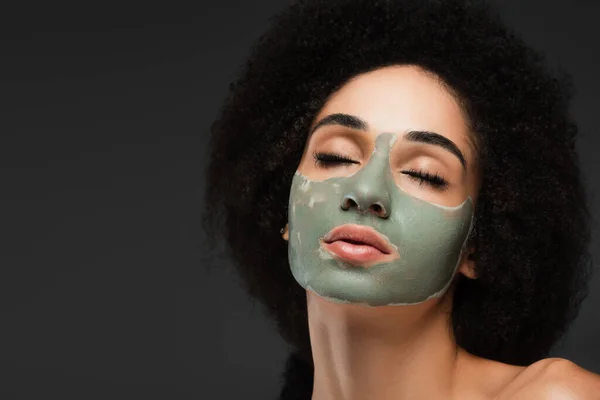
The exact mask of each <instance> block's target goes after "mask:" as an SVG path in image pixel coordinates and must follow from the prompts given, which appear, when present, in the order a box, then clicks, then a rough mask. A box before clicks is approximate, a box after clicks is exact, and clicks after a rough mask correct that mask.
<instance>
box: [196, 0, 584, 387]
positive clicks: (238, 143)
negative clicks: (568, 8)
mask: <svg viewBox="0 0 600 400" xmlns="http://www.w3.org/2000/svg"><path fill="white" fill-rule="evenodd" d="M402 64H404V65H416V66H419V67H421V68H423V69H424V70H426V71H428V72H431V73H433V74H435V75H436V76H437V77H439V78H440V79H441V80H442V81H443V82H444V84H445V85H446V86H447V87H448V88H449V89H450V90H451V91H452V93H453V94H454V95H455V96H456V97H457V99H458V100H459V101H460V104H461V106H462V107H463V109H464V111H465V115H467V116H468V119H469V124H470V128H471V131H472V132H474V134H475V135H476V137H477V138H478V142H479V143H478V144H479V146H478V147H479V154H478V158H479V163H480V166H481V172H482V175H483V181H482V184H481V189H480V194H479V199H478V203H477V207H476V211H475V213H476V215H475V218H476V225H475V232H476V234H475V236H474V237H473V238H472V243H473V244H474V246H475V248H476V255H475V256H476V265H477V276H478V278H477V279H475V280H471V279H463V280H461V281H460V282H459V283H458V285H457V287H456V291H455V295H454V298H453V310H452V327H453V331H454V335H455V338H456V341H457V344H458V345H459V346H461V347H463V348H464V349H466V350H467V351H469V352H471V353H473V354H475V355H477V356H480V357H484V358H488V359H493V360H497V361H501V362H505V363H509V364H514V365H527V364H530V363H532V362H534V361H537V360H539V359H541V358H543V357H545V356H547V354H548V352H549V351H550V349H551V347H552V346H553V345H554V344H555V343H557V341H559V340H560V339H561V338H562V337H563V335H564V333H565V332H566V329H567V328H568V326H569V325H570V324H571V322H572V321H573V320H574V319H575V317H576V316H577V312H578V309H579V306H580V304H581V302H582V301H583V299H584V298H585V296H586V295H587V282H588V280H589V277H590V274H591V268H590V267H591V256H590V254H589V252H588V245H589V240H590V221H591V218H590V216H589V213H588V208H587V207H588V206H587V198H586V194H585V190H584V186H583V183H582V179H581V177H580V170H579V164H578V163H579V161H578V156H577V153H576V150H575V137H576V134H577V130H578V129H577V125H576V123H575V122H574V120H573V118H572V117H571V115H570V112H569V104H570V101H571V99H572V96H573V92H574V91H573V86H572V83H571V77H570V75H569V74H567V73H566V72H564V71H561V70H560V69H556V71H558V72H556V71H553V70H551V68H550V67H549V66H548V65H547V63H546V62H545V58H544V56H543V55H542V54H539V53H538V52H537V51H535V50H533V49H532V48H530V47H529V46H527V45H526V44H525V43H524V41H523V40H522V39H521V38H520V37H519V36H518V35H517V34H516V33H514V32H513V31H512V30H511V29H510V28H508V27H507V26H506V25H505V24H504V23H503V21H502V19H501V17H500V15H499V14H498V12H497V11H496V10H494V9H493V8H492V7H491V6H490V5H489V4H487V3H486V2H484V1H476V0H299V1H297V2H296V3H294V4H293V5H291V6H289V7H287V8H285V9H284V10H282V11H280V12H279V13H278V14H276V15H275V16H274V17H273V18H272V19H271V21H270V27H269V29H268V30H267V31H266V33H264V34H263V35H262V36H261V37H260V39H259V40H258V42H257V43H256V44H255V46H254V47H253V48H252V52H251V54H250V56H249V58H248V59H247V61H246V63H245V64H243V66H242V68H241V69H240V71H239V72H238V73H239V76H238V77H237V79H236V80H235V81H234V82H233V83H232V84H231V86H230V88H229V92H228V96H227V98H226V100H225V102H224V104H223V106H222V108H221V110H220V113H219V115H218V118H217V119H216V120H215V122H214V123H213V124H212V126H211V138H210V159H209V165H208V169H207V178H208V180H207V189H206V197H205V206H206V209H205V214H204V216H205V221H204V223H205V229H207V230H208V231H209V235H208V236H209V237H212V238H213V240H216V238H218V237H220V235H223V237H224V239H225V242H226V244H227V249H228V252H229V255H230V256H231V257H232V258H233V262H234V265H235V266H236V267H237V270H238V271H239V273H240V274H241V277H242V280H243V282H244V283H245V285H246V289H247V290H248V293H249V295H250V296H252V297H253V298H255V299H258V300H259V301H260V302H261V303H262V304H263V305H264V306H265V307H266V311H267V313H268V315H269V316H270V317H272V318H273V319H274V320H275V321H276V323H277V327H278V329H279V332H280V334H281V335H282V337H283V338H284V339H285V340H286V341H287V342H288V343H290V344H291V345H292V346H293V347H294V354H293V355H292V357H291V358H290V359H289V360H288V364H287V365H288V372H286V379H287V382H288V383H289V382H295V381H296V380H297V379H301V378H298V376H300V375H301V376H303V377H304V380H303V382H304V387H305V389H306V388H307V387H308V386H310V382H311V380H312V377H311V371H312V369H311V368H312V367H313V365H312V356H311V349H310V338H309V335H308V321H307V309H306V293H305V290H304V289H303V288H302V287H301V286H300V285H299V284H298V283H297V282H296V281H295V280H294V278H293V276H292V274H291V271H290V268H289V265H288V258H287V243H286V242H285V241H283V240H282V238H281V234H280V229H281V228H282V227H283V226H284V225H285V224H286V222H287V206H288V196H289V190H290V185H291V181H292V177H293V174H294V172H295V171H296V168H297V166H298V164H299V162H300V159H301V157H302V152H303V148H304V145H305V143H306V140H307V136H308V129H309V127H310V124H311V123H312V122H313V120H314V117H315V116H316V115H317V113H318V111H319V110H320V109H321V108H322V107H323V105H324V103H325V102H326V100H327V99H328V97H329V96H330V95H331V94H332V93H334V92H335V91H336V90H337V89H339V88H340V87H341V86H342V85H344V83H346V82H347V81H348V80H349V79H350V78H352V77H355V76H356V75H358V74H361V73H365V72H369V71H372V70H374V69H377V68H380V67H384V66H390V65H402ZM290 368H291V369H296V370H298V371H300V370H302V371H303V372H302V373H301V374H300V375H297V376H295V377H294V376H292V375H293V374H291V373H290ZM286 390H287V391H288V392H290V393H291V390H290V386H289V385H288V386H287V387H286V388H284V392H286ZM307 390H310V388H308V389H307ZM307 393H308V392H307ZM301 397H302V396H300V395H298V398H301Z"/></svg>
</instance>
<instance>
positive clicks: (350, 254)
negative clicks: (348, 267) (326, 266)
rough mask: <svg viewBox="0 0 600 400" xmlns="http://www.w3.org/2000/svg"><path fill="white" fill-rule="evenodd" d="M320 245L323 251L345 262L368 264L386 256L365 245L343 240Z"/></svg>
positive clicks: (376, 249)
mask: <svg viewBox="0 0 600 400" xmlns="http://www.w3.org/2000/svg"><path fill="white" fill-rule="evenodd" d="M322 244H323V247H324V248H325V249H327V250H329V251H330V252H332V253H334V254H335V255H337V256H339V257H340V258H343V259H344V260H347V261H354V262H369V261H375V260H378V259H380V258H384V257H385V256H387V254H385V253H383V252H381V251H380V250H379V249H378V248H376V247H373V246H369V245H365V244H353V243H349V242H344V241H343V240H336V241H335V242H331V243H325V242H322Z"/></svg>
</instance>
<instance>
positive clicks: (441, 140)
mask: <svg viewBox="0 0 600 400" xmlns="http://www.w3.org/2000/svg"><path fill="white" fill-rule="evenodd" d="M325 125H341V126H345V127H347V128H351V129H357V130H361V131H365V132H366V131H368V130H369V124H367V122H366V121H364V120H363V119H361V118H359V117H357V116H355V115H350V114H342V113H336V114H329V115H328V116H326V117H324V118H323V119H321V120H320V121H319V122H318V123H317V124H316V125H315V126H314V128H312V129H311V131H310V135H312V134H313V133H314V132H315V131H316V130H317V129H319V128H321V127H322V126H325ZM404 138H405V139H406V140H409V141H411V142H417V143H424V144H429V145H433V146H438V147H441V148H442V149H444V150H446V151H448V152H450V153H452V154H453V155H454V156H456V157H457V158H458V160H459V161H460V163H461V164H462V166H463V169H466V168H467V160H466V159H465V156H464V154H463V153H462V152H461V151H460V149H459V148H458V146H457V145H456V144H455V143H454V142H453V141H452V140H450V139H448V138H447V137H445V136H443V135H440V134H439V133H435V132H431V131H415V130H411V131H408V132H406V133H405V135H404Z"/></svg>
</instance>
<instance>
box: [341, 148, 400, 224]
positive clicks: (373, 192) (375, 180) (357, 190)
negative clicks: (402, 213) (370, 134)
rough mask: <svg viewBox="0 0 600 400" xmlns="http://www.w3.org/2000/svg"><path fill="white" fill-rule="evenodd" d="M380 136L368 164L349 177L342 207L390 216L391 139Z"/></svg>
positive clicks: (343, 194) (343, 193)
mask: <svg viewBox="0 0 600 400" xmlns="http://www.w3.org/2000/svg"><path fill="white" fill-rule="evenodd" d="M384 139H385V138H381V137H380V138H378V140H377V142H376V146H375V150H374V151H373V154H371V157H370V159H369V161H368V162H367V164H366V165H365V166H364V167H363V168H361V169H360V170H359V171H357V172H356V173H355V174H354V175H353V176H351V177H349V178H347V181H346V182H345V183H346V185H345V188H344V191H343V192H342V203H341V207H342V208H343V209H344V210H347V209H349V208H352V207H356V208H358V211H362V212H366V211H372V212H374V213H376V214H378V215H379V216H381V217H385V218H387V217H389V215H390V212H391V194H390V192H389V190H390V189H389V185H388V182H387V180H388V179H387V178H388V175H389V169H390V166H389V148H390V146H391V144H390V143H389V142H391V141H390V140H384Z"/></svg>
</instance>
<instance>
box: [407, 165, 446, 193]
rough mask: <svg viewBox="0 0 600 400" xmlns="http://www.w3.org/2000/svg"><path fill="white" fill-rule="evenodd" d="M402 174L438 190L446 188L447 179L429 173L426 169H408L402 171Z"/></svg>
mask: <svg viewBox="0 0 600 400" xmlns="http://www.w3.org/2000/svg"><path fill="white" fill-rule="evenodd" d="M402 173H403V174H404V175H408V176H409V177H410V178H411V179H413V180H415V181H417V182H418V183H419V185H422V184H425V185H429V186H431V187H433V188H435V189H438V190H440V191H444V190H446V189H448V181H446V180H445V179H444V178H442V177H441V176H440V175H438V174H430V173H429V172H426V171H419V170H415V169H409V170H405V171H402Z"/></svg>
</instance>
